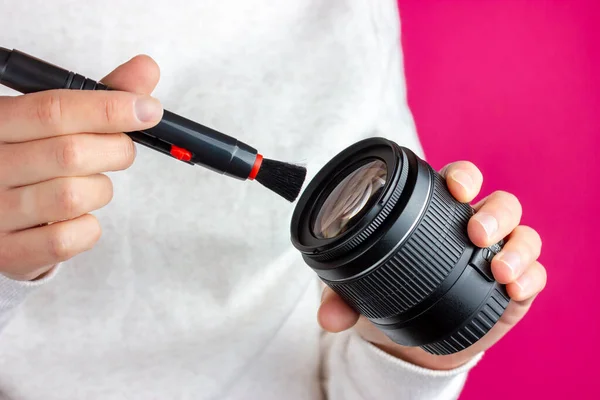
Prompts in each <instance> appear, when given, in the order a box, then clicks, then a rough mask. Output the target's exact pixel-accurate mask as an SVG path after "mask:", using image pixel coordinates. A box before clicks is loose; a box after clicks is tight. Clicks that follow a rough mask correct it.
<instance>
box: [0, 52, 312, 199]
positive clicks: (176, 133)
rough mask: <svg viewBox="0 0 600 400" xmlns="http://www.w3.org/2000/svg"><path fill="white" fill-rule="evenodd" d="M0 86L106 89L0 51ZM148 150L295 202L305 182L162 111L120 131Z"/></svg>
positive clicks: (302, 174)
mask: <svg viewBox="0 0 600 400" xmlns="http://www.w3.org/2000/svg"><path fill="white" fill-rule="evenodd" d="M0 84H2V85H4V86H7V87H9V88H11V89H14V90H16V91H18V92H20V93H34V92H40V91H44V90H52V89H73V90H111V89H110V88H109V87H108V86H106V85H104V84H102V83H100V82H96V81H94V80H91V79H88V78H86V77H84V76H82V75H79V74H76V73H74V72H71V71H68V70H66V69H63V68H60V67H57V66H56V65H53V64H50V63H48V62H46V61H42V60H40V59H38V58H35V57H32V56H30V55H28V54H25V53H23V52H21V51H18V50H8V49H5V48H2V47H0ZM125 133H126V134H127V135H129V137H131V139H132V140H133V141H134V142H136V143H139V144H141V145H144V146H146V147H149V148H151V149H153V150H156V151H158V152H161V153H163V154H166V155H169V156H171V157H173V158H176V159H178V160H180V161H183V162H186V163H188V164H192V165H201V166H204V167H206V168H208V169H211V170H213V171H216V172H219V173H221V174H224V175H227V176H230V177H233V178H237V179H240V180H247V179H249V180H256V181H257V182H259V183H260V184H261V185H263V186H264V187H266V188H267V189H270V190H271V191H273V192H274V193H277V194H278V195H280V196H282V197H283V198H285V199H286V200H288V201H290V202H293V201H294V200H296V198H297V197H298V195H299V194H300V190H301V189H302V185H303V184H304V180H305V178H306V169H305V168H304V167H301V166H299V165H294V164H288V163H285V162H281V161H276V160H270V159H266V158H265V159H263V156H262V155H261V154H259V153H258V151H257V150H256V149H254V148H253V147H251V146H249V145H247V144H245V143H243V142H241V141H239V140H237V139H235V138H233V137H231V136H227V135H225V134H223V133H221V132H218V131H216V130H214V129H211V128H209V127H207V126H204V125H201V124H199V123H197V122H194V121H191V120H189V119H186V118H184V117H182V116H180V115H177V114H174V113H172V112H170V111H167V110H165V111H164V113H163V117H162V119H161V121H160V122H159V123H158V124H157V125H155V126H154V127H152V128H150V129H147V130H144V131H138V132H125Z"/></svg>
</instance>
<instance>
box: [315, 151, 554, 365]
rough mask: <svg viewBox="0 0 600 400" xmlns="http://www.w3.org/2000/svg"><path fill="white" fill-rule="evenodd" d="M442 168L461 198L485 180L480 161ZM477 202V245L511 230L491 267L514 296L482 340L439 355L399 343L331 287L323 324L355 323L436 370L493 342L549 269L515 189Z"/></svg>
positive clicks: (389, 348) (393, 350) (333, 328)
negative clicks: (541, 258)
mask: <svg viewBox="0 0 600 400" xmlns="http://www.w3.org/2000/svg"><path fill="white" fill-rule="evenodd" d="M441 174H442V175H444V176H445V177H446V181H447V184H448V188H449V189H450V192H451V193H452V195H453V196H454V197H455V198H456V199H457V200H458V201H460V202H465V203H466V202H470V201H472V200H473V199H474V198H475V197H476V196H477V194H478V193H479V190H480V189H481V184H482V183H483V177H482V174H481V172H480V171H479V170H478V169H477V167H475V166H474V165H473V164H472V163H469V162H465V161H462V162H456V163H453V164H450V165H448V166H446V167H444V168H443V169H442V171H441ZM473 207H474V208H475V210H476V213H475V215H474V216H473V217H472V218H471V220H470V221H469V225H468V233H469V238H470V239H471V241H472V242H473V243H474V244H475V245H476V246H479V247H488V246H491V245H492V244H494V243H497V242H499V241H500V240H501V239H503V238H505V237H506V236H508V237H507V241H506V244H505V246H504V248H503V249H502V251H501V252H500V253H498V254H497V255H496V256H495V257H494V259H493V260H492V272H493V274H494V277H495V278H496V280H497V281H498V282H500V283H504V284H506V289H507V291H508V294H509V296H510V297H511V302H510V303H509V305H508V307H507V309H506V311H505V312H504V314H503V315H502V317H501V319H500V320H499V321H498V323H496V325H494V327H493V328H492V329H491V330H490V331H489V332H488V333H487V334H486V335H485V336H484V337H483V338H482V339H481V340H479V341H478V342H477V343H475V344H474V345H473V346H471V347H469V348H467V349H465V350H463V351H461V352H459V353H456V354H452V355H448V356H435V355H431V354H429V353H427V352H425V351H424V350H422V349H420V348H415V347H404V346H400V345H398V344H396V343H394V342H392V341H391V340H390V339H389V338H388V337H387V336H385V335H384V334H383V333H382V332H381V331H379V330H378V329H377V328H375V326H374V325H373V324H371V323H370V322H369V321H368V320H367V319H366V318H365V317H363V316H360V317H359V315H358V314H357V313H356V312H355V311H354V310H353V309H352V308H350V306H348V305H347V304H346V303H345V302H344V301H343V300H342V299H341V297H339V296H338V295H337V294H336V293H335V292H334V291H332V290H331V289H330V288H328V287H327V288H325V289H324V292H323V299H322V303H321V306H320V308H319V312H318V316H317V318H318V321H319V323H320V325H321V327H323V329H325V330H326V331H329V332H341V331H344V330H347V329H349V328H351V327H354V328H355V329H356V330H357V331H358V333H359V334H360V335H361V336H362V337H363V338H364V339H365V340H367V341H369V342H371V343H373V344H374V345H375V346H377V347H379V348H380V349H382V350H384V351H386V352H388V353H389V354H391V355H393V356H396V357H398V358H401V359H403V360H405V361H408V362H411V363H413V364H416V365H420V366H422V367H425V368H429V369H437V370H447V369H453V368H455V367H458V366H460V365H462V364H464V363H466V362H468V361H469V360H470V359H471V358H473V356H475V355H476V354H478V353H480V352H481V351H485V350H486V349H488V348H490V347H491V346H492V345H493V344H494V343H496V342H497V341H498V340H500V339H501V338H502V336H504V335H505V334H506V333H507V332H508V331H509V330H510V329H511V328H512V327H513V326H515V325H516V324H517V323H518V322H519V321H520V320H521V318H523V316H524V315H525V314H526V313H527V311H528V310H529V307H530V306H531V303H532V302H533V300H534V299H535V297H536V295H537V294H538V293H539V292H540V291H542V290H543V289H544V286H545V285H546V270H545V269H544V267H543V266H542V265H541V264H540V263H539V262H538V261H536V260H537V258H538V257H539V255H540V251H541V247H542V242H541V239H540V236H539V235H538V233H537V232H536V231H535V230H533V229H532V228H530V227H527V226H523V225H519V222H520V219H521V212H522V210H521V205H520V203H519V201H518V200H517V198H516V197H515V196H514V195H512V194H509V193H506V192H495V193H492V194H491V195H490V196H488V197H486V198H484V199H483V200H481V201H480V202H478V203H477V204H475V205H474V206H473Z"/></svg>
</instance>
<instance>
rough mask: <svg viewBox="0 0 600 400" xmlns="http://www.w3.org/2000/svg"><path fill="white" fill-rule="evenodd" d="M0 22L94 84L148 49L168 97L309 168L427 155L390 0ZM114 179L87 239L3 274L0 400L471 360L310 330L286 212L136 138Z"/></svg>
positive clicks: (28, 11) (180, 390)
mask: <svg viewBox="0 0 600 400" xmlns="http://www.w3.org/2000/svg"><path fill="white" fill-rule="evenodd" d="M0 27H1V30H2V32H1V43H0V46H3V47H7V48H17V49H19V50H22V51H25V52H28V53H30V54H33V55H35V56H37V57H40V58H43V59H46V60H48V61H51V62H54V63H56V64H59V65H61V66H63V67H65V68H70V69H72V70H75V71H76V72H78V73H81V74H84V75H87V76H89V77H91V78H95V79H99V78H101V77H102V76H104V75H105V74H106V73H108V72H109V71H110V70H112V69H113V68H114V67H115V66H117V65H118V64H120V63H122V62H124V61H126V60H127V59H129V58H130V57H132V56H134V55H136V54H139V53H146V54H149V55H151V56H152V57H153V58H154V59H155V60H156V61H157V62H158V63H159V65H160V66H161V70H162V79H161V82H160V84H159V87H158V88H157V90H156V91H155V95H156V96H157V97H158V98H160V99H161V100H162V102H163V105H164V106H165V108H166V109H168V110H170V111H173V112H176V113H179V114H182V115H184V116H186V117H188V118H191V119H194V120H197V121H198V122H201V123H203V124H205V125H209V126H212V127H214V128H216V129H219V130H221V131H223V132H225V133H227V134H230V135H233V136H237V137H238V138H240V139H241V140H243V141H245V142H246V143H248V144H250V145H252V146H254V147H257V148H258V149H259V150H260V151H261V152H262V153H263V154H264V155H265V156H266V157H271V158H277V159H281V160H287V161H291V162H300V163H304V164H306V165H307V166H308V168H309V178H310V177H312V176H313V174H314V173H316V172H317V170H318V169H319V168H320V167H321V166H322V165H323V163H324V162H326V161H328V160H329V159H330V158H331V157H332V156H334V155H335V154H337V153H338V152H339V151H340V150H342V149H343V148H345V147H346V146H348V145H350V144H352V143H354V142H356V141H357V140H359V139H361V138H364V137H366V136H372V135H381V136H386V137H389V138H392V139H393V140H395V141H397V142H398V143H400V144H402V145H405V146H407V147H410V148H412V149H413V150H415V151H416V152H417V153H418V154H422V151H421V147H420V144H419V141H418V138H417V136H416V134H415V130H414V126H413V121H412V118H411V115H410V112H409V110H408V107H407V104H406V100H405V95H406V89H405V84H404V79H403V69H402V54H401V50H400V44H399V38H400V35H399V17H398V14H397V10H396V2H395V1H393V0H313V1H308V0H286V1H279V2H276V1H272V0H254V1H244V0H202V1H192V0H170V1H154V0H128V1H123V0H105V1H102V2H100V1H88V0H85V1H84V0H52V1H48V0H27V1H13V0H2V1H0ZM0 94H1V95H14V94H15V93H14V92H9V91H8V90H7V89H0ZM110 176H111V177H112V178H113V180H114V187H115V196H114V200H113V201H112V203H111V204H110V205H109V206H107V207H105V208H104V209H102V210H100V211H98V212H96V213H95V214H96V215H97V216H98V218H99V219H100V221H101V223H102V226H103V231H104V234H103V237H102V239H101V240H100V242H99V243H98V245H97V246H96V247H95V248H94V249H93V250H92V251H90V252H87V253H85V254H82V255H79V256H77V257H75V258H74V259H72V260H71V261H69V262H66V263H63V264H62V265H61V266H60V268H58V270H57V271H56V273H54V274H52V276H50V277H48V278H45V279H44V280H41V281H38V282H34V283H23V282H16V281H11V280H9V279H7V278H5V277H0V329H1V330H2V332H1V333H0V398H1V399H11V400H33V399H35V400H40V399H42V400H54V399H61V400H65V399H161V400H163V399H263V400H269V399H288V400H295V399H325V398H328V399H331V400H341V399H344V400H353V399H419V400H420V399H424V400H425V399H426V400H432V399H451V398H456V397H457V396H458V394H459V393H460V390H461V388H462V385H463V384H464V381H465V378H466V374H467V371H468V370H469V368H471V367H472V366H473V365H474V364H475V363H476V360H474V361H473V362H471V363H470V364H468V365H466V366H463V367H461V368H460V369H457V370H454V371H446V372H436V371H429V370H426V369H423V368H419V367H416V366H413V365H410V364H408V363H406V362H403V361H400V360H398V359H395V358H393V357H391V356H389V355H387V354H385V353H383V352H381V351H379V350H377V349H376V348H375V347H374V346H372V345H370V344H369V343H367V342H365V341H363V340H362V339H360V338H359V337H358V336H357V335H356V333H353V332H348V333H343V334H338V335H324V334H323V333H322V332H321V331H320V329H319V327H318V325H317V322H316V311H317V307H318V304H319V299H320V289H319V284H318V280H317V278H316V275H315V274H314V273H313V272H312V271H311V270H310V269H309V268H308V267H307V266H306V265H304V264H303V262H302V260H301V258H300V256H299V254H297V252H296V251H295V250H294V249H293V248H292V246H291V244H290V238H289V222H290V216H291V212H292V210H293V205H290V204H289V203H287V202H286V201H284V200H281V199H279V198H278V197H277V196H276V195H274V194H272V193H270V192H269V191H268V190H266V189H264V188H262V187H261V186H260V185H259V184H256V183H252V182H239V181H237V180H234V179H231V178H227V177H224V176H221V175H218V174H216V173H214V172H211V171H208V170H205V169H203V168H201V167H191V166H189V165H186V164H184V163H179V162H177V161H175V160H172V159H170V158H168V157H165V156H163V155H161V154H158V153H155V152H152V151H150V150H148V149H146V148H143V147H138V157H137V160H136V162H135V164H134V166H133V167H132V168H130V169H129V170H127V171H125V172H120V173H114V174H110Z"/></svg>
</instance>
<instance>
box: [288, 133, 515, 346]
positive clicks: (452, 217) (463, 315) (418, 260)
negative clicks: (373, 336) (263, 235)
mask: <svg viewBox="0 0 600 400" xmlns="http://www.w3.org/2000/svg"><path fill="white" fill-rule="evenodd" d="M374 161H378V163H374ZM383 165H385V167H384V168H383V169H385V171H382V170H381V169H382V167H381V166H383ZM365 166H367V168H371V169H372V170H371V171H370V172H368V173H364V171H365ZM373 167H376V168H375V170H373ZM377 169H379V170H377ZM357 171H362V173H363V177H361V178H360V179H357V178H356V177H357V176H358V175H357ZM377 179H379V180H377ZM349 181H353V182H354V184H353V185H354V186H352V185H348V182H349ZM380 184H381V185H382V186H381V187H380ZM344 187H345V188H346V189H347V188H348V187H352V188H354V187H356V188H357V193H355V194H354V195H353V196H351V195H350V194H349V193H348V192H346V193H345V195H343V196H340V195H339V194H340V191H341V190H342V189H343V188H344ZM332 198H333V199H334V200H336V201H339V202H340V204H339V205H338V207H337V208H336V207H335V206H334V205H332V204H331V203H332ZM331 210H335V212H331ZM323 215H328V216H330V218H324V217H323ZM472 215H473V209H472V208H471V207H470V206H469V205H468V204H463V203H459V202H458V201H456V200H455V199H454V198H453V197H452V195H451V194H450V192H449V191H448V189H447V187H446V182H445V181H444V179H443V178H442V177H441V176H440V175H439V174H438V173H437V172H435V171H434V170H433V169H432V168H431V167H430V166H429V164H427V163H426V162H425V161H423V160H421V159H420V158H419V157H417V156H416V155H415V154H414V153H413V152H412V151H410V150H409V149H407V148H404V147H400V146H398V145H397V144H395V143H394V142H391V141H389V140H386V139H382V138H370V139H366V140H363V141H361V142H358V143H356V144H354V145H352V146H350V147H349V148H347V149H346V150H344V151H343V152H341V153H340V154H338V155H337V156H336V157H334V158H333V160H331V161H330V162H329V163H328V164H327V165H325V166H324V167H323V168H322V169H321V171H320V172H319V173H318V174H317V175H316V176H315V178H314V179H313V180H312V181H311V182H310V184H309V185H308V186H307V188H306V189H305V191H304V193H303V195H302V196H301V197H300V199H299V201H298V204H297V206H296V209H295V211H294V215H293V217H292V224H291V235H292V242H293V244H294V246H295V247H296V248H297V249H298V250H299V251H301V252H302V254H303V258H304V260H305V262H306V263H307V264H308V265H309V266H310V267H311V268H312V269H313V270H314V271H315V272H316V273H317V274H318V275H319V277H320V278H321V280H323V282H325V283H326V284H327V285H328V286H329V287H331V288H332V289H333V290H334V291H335V292H337V293H338V294H339V295H340V296H341V297H342V298H343V299H344V300H345V301H346V302H348V304H350V305H351V306H352V307H353V308H355V309H356V310H357V311H358V312H360V313H361V314H362V315H364V316H365V317H367V318H368V319H369V320H370V321H371V322H373V323H374V324H375V325H376V326H377V327H378V328H379V329H380V330H382V331H383V332H384V333H385V334H386V335H387V336H389V337H390V338H391V339H392V340H393V341H394V342H396V343H399V344H401V345H405V346H421V347H422V348H423V349H425V350H426V351H428V352H430V353H433V354H452V353H455V352H458V351H460V350H463V349H465V348H467V347H469V346H470V345H472V344H473V343H475V342H476V341H478V340H479V339H480V338H481V337H483V336H484V335H485V334H486V333H487V332H488V331H489V330H490V329H491V327H492V326H493V325H494V324H495V323H496V322H497V321H498V319H499V318H500V316H501V315H502V313H503V312H504V309H505V308H506V306H507V305H508V302H509V298H508V295H507V293H506V290H505V287H504V285H500V284H499V283H497V282H496V281H495V280H494V278H493V275H492V272H491V268H490V262H491V259H492V257H493V256H494V255H495V254H496V253H497V252H498V251H499V250H500V249H501V244H497V245H494V246H492V247H490V248H485V249H480V248H478V247H476V246H475V245H473V243H471V242H470V240H469V238H468V235H467V223H468V221H469V218H470V217H471V216H472ZM335 218H338V220H335ZM344 218H345V219H344ZM342 219H344V223H343V229H339V230H336V229H334V230H331V229H329V234H323V232H325V231H327V230H324V229H323V227H324V226H325V227H329V226H332V224H333V223H334V222H339V220H342ZM323 221H325V222H323ZM336 227H337V226H336Z"/></svg>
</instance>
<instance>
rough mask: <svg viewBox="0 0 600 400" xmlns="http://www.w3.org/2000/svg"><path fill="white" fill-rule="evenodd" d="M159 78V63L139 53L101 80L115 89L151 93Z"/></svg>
mask: <svg viewBox="0 0 600 400" xmlns="http://www.w3.org/2000/svg"><path fill="white" fill-rule="evenodd" d="M159 78H160V69H159V68H158V64H156V62H155V61H154V60H153V59H152V58H151V57H148V56H145V55H139V56H136V57H134V58H132V59H131V60H129V61H127V62H126V63H124V64H121V65H120V66H118V67H117V68H116V69H115V70H114V71H113V72H111V73H110V74H108V75H107V76H106V77H104V79H102V81H101V82H102V83H104V84H105V85H108V86H110V87H111V88H113V89H118V90H123V91H126V92H132V93H139V94H151V93H152V91H153V90H154V88H155V87H156V84H157V83H158V80H159Z"/></svg>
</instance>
